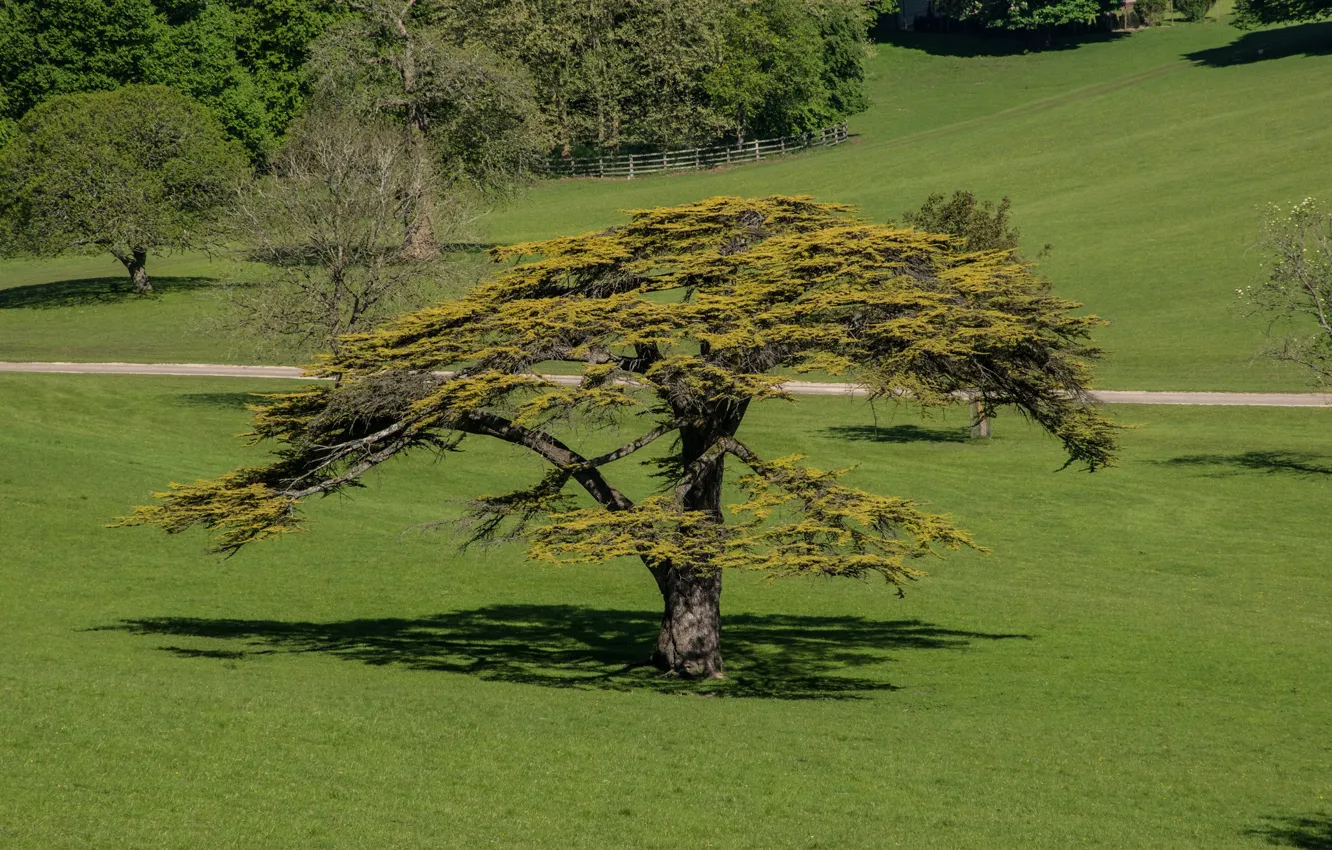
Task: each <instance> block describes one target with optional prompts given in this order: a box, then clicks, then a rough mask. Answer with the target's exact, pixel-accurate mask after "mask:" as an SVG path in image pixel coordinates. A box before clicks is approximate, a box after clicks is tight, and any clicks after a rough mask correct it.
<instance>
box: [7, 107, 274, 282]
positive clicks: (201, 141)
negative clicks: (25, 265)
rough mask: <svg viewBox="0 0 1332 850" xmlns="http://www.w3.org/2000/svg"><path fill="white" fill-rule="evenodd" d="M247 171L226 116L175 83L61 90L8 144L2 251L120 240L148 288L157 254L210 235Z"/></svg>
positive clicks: (113, 248)
mask: <svg viewBox="0 0 1332 850" xmlns="http://www.w3.org/2000/svg"><path fill="white" fill-rule="evenodd" d="M247 175H248V167H247V165H246V161H245V157H244V154H243V152H242V151H241V150H240V146H239V145H238V144H236V143H235V142H232V141H229V140H228V139H227V138H226V137H225V135H224V133H223V131H222V127H221V126H220V125H219V124H218V122H217V119H216V118H214V117H213V116H212V115H211V114H210V113H209V112H208V111H207V110H206V109H204V108H203V107H201V106H200V105H199V104H197V103H195V102H193V101H191V100H190V99H189V98H188V97H186V96H185V95H183V94H180V93H179V92H176V91H173V90H172V89H169V88H166V87H165V86H127V87H125V88H122V89H117V90H115V91H110V92H93V93H89V94H74V95H64V96H61V97H57V98H54V99H52V100H49V101H47V102H45V103H43V104H41V105H40V106H38V107H36V108H35V109H33V110H31V111H30V112H28V114H27V115H25V116H24V117H23V120H22V121H20V122H19V124H18V128H17V130H16V132H15V135H14V138H13V139H12V140H11V141H10V142H9V143H8V144H7V145H5V147H3V148H0V250H4V251H6V252H10V253H15V252H20V253H22V252H26V253H34V254H58V253H61V252H63V251H85V252H99V253H100V252H102V251H109V252H110V253H111V254H112V255H114V256H115V257H116V259H118V260H120V262H121V263H123V264H124V265H125V268H126V270H127V271H128V272H129V274H130V278H131V280H132V281H133V283H134V287H135V288H136V289H137V290H140V291H146V290H149V289H151V288H152V287H151V285H150V284H149V282H148V275H147V272H146V270H145V263H146V262H147V258H148V255H149V254H150V253H152V252H155V251H160V250H163V249H179V248H188V247H195V246H199V245H201V244H206V243H207V241H208V230H209V228H210V225H211V222H212V220H213V216H214V214H215V212H216V210H217V208H218V206H219V205H220V204H221V203H222V202H223V201H224V200H226V198H227V196H228V191H229V190H230V188H231V187H232V186H233V185H234V183H235V182H236V181H239V180H241V179H243V178H245V177H246V176H247Z"/></svg>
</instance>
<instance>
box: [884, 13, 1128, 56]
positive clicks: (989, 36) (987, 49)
mask: <svg viewBox="0 0 1332 850" xmlns="http://www.w3.org/2000/svg"><path fill="white" fill-rule="evenodd" d="M923 23H924V22H923ZM954 23H955V22H944V21H942V19H940V20H939V21H938V24H939V25H940V26H951V25H954ZM1124 35H1125V34H1124V33H1118V32H1108V31H1106V30H1087V31H1083V32H1072V31H1069V32H1063V33H1055V34H1053V35H1048V36H1047V35H1046V34H1044V33H1012V32H1009V31H1007V30H980V31H968V32H930V31H927V30H924V29H916V30H892V29H879V30H877V31H876V32H875V41H877V42H878V43H879V44H891V45H893V46H894V47H898V48H903V49H906V50H919V51H921V52H923V53H929V54H930V55H932V56H958V57H964V58H973V57H976V56H1019V55H1021V54H1024V53H1042V52H1046V51H1056V50H1076V49H1077V48H1079V47H1081V46H1083V45H1084V44H1094V43H1099V42H1105V41H1115V40H1118V39H1120V38H1123V37H1124Z"/></svg>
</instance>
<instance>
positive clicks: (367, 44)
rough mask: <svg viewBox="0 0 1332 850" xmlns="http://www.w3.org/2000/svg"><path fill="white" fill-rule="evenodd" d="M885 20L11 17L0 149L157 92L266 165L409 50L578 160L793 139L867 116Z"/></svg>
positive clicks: (190, 10)
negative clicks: (333, 91)
mask: <svg viewBox="0 0 1332 850" xmlns="http://www.w3.org/2000/svg"><path fill="white" fill-rule="evenodd" d="M875 15H876V10H875V8H874V7H872V6H867V5H866V4H865V3H863V2H859V0H812V2H811V1H810V0H760V2H750V1H749V0H592V2H572V0H529V1H528V2H510V1H509V0H419V2H416V1H415V0H368V2H365V3H361V2H335V0H309V2H307V0H3V2H0V141H2V140H3V138H4V137H5V136H6V135H8V134H9V133H11V132H12V128H13V125H14V122H15V121H17V119H18V118H19V117H21V116H22V115H23V114H24V113H26V112H27V111H28V110H29V109H31V108H32V107H34V106H36V105H38V104H40V103H42V102H43V101H45V100H47V99H49V98H51V97H53V96H56V95H61V94H69V93H74V92H86V91H103V90H108V89H112V88H115V87H117V86H120V85H124V84H130V83H156V84H162V85H168V86H171V87H173V88H175V89H178V90H180V91H182V92H184V93H186V94H188V95H190V96H191V97H193V98H195V99H197V100H199V101H200V102H202V103H203V104H205V105H206V106H208V107H209V108H210V109H211V110H212V111H213V112H214V113H215V114H216V115H217V116H218V118H219V119H220V121H221V122H222V125H223V126H224V127H225V128H226V131H227V133H228V134H230V135H231V136H232V137H233V138H235V139H237V140H239V141H240V142H242V143H243V144H244V145H245V147H246V149H247V151H248V152H249V154H250V156H251V158H252V159H253V160H254V161H255V162H256V163H261V162H263V161H265V159H266V158H267V157H268V156H269V155H271V153H272V152H273V150H274V149H275V148H276V146H277V143H278V140H279V139H280V138H281V137H282V135H283V132H284V130H285V128H286V127H287V126H288V124H289V123H290V122H291V121H292V119H293V117H294V116H296V115H297V114H298V113H299V112H300V111H301V109H302V107H303V105H304V104H305V102H306V100H307V98H308V97H309V96H310V93H311V91H312V89H313V87H314V86H315V84H316V83H317V81H318V79H319V78H320V76H321V75H327V74H328V73H329V72H330V71H333V70H335V69H336V68H337V66H338V65H339V64H340V63H341V62H343V61H344V60H346V59H348V58H354V59H355V60H357V61H359V62H362V63H375V62H376V61H382V59H383V51H384V49H385V48H386V47H387V46H388V45H390V44H392V43H395V42H398V41H404V40H410V41H411V42H412V43H413V47H417V46H423V45H425V44H426V43H429V44H430V45H432V46H433V47H439V48H443V49H444V52H446V53H449V54H451V55H458V56H466V57H470V58H471V60H472V61H470V62H469V63H467V64H468V73H464V74H460V75H457V76H455V77H454V78H453V79H450V80H449V81H448V83H447V85H449V86H452V87H454V88H455V89H459V90H460V91H458V92H457V93H456V94H457V95H458V97H456V98H455V99H457V100H462V99H465V94H464V93H465V92H467V91H469V90H474V89H476V88H477V87H484V86H486V85H487V84H488V82H487V81H488V80H491V79H493V78H495V77H507V78H510V79H511V80H512V85H513V86H515V87H517V88H518V89H521V90H523V91H525V92H526V93H528V94H529V95H530V97H531V98H532V100H533V101H534V102H535V104H536V105H537V107H538V108H539V112H540V116H541V119H542V122H543V125H544V129H545V131H546V132H547V134H548V139H547V141H548V143H549V147H550V148H551V149H552V150H557V151H560V152H563V153H566V154H567V153H571V152H574V151H579V150H593V149H595V150H623V149H660V148H664V147H670V146H679V145H688V144H699V143H706V142H711V141H716V140H720V139H723V138H728V137H729V138H733V139H740V140H743V139H745V138H747V137H755V136H773V135H786V134H792V133H798V132H803V131H806V130H812V129H816V128H818V127H822V126H826V125H828V124H830V123H834V122H836V121H840V120H842V119H844V118H845V117H847V116H848V115H851V114H854V113H856V112H859V111H861V110H863V109H864V108H865V97H864V93H863V91H862V82H863V76H864V71H863V68H862V62H863V59H864V57H865V55H866V53H867V42H866V37H867V32H868V29H869V27H870V25H871V23H872V22H873V19H874V17H875ZM419 52H420V51H418V53H419ZM312 59H313V60H315V61H313V62H311V61H310V60H312ZM307 63H308V64H307Z"/></svg>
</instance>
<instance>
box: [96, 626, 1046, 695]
mask: <svg viewBox="0 0 1332 850" xmlns="http://www.w3.org/2000/svg"><path fill="white" fill-rule="evenodd" d="M659 624H660V615H657V614H652V613H648V612H645V611H618V610H602V609H596V608H585V607H582V606H575V605H491V606H487V607H483V608H477V609H475V610H470V611H455V612H451V613H445V614H436V615H434V616H431V617H421V618H419V619H410V620H408V619H372V620H346V621H342V622H331V623H303V622H284V621H280V620H230V619H201V618H194V617H154V618H149V619H143V620H124V621H122V622H120V623H118V624H116V625H111V626H103V627H101V629H100V630H118V631H127V632H131V633H133V634H142V635H169V636H173V637H189V638H208V639H213V640H219V641H226V642H227V643H226V644H224V645H223V646H221V647H204V648H199V647H187V646H174V645H168V646H164V647H162V649H164V650H165V651H167V652H172V653H175V654H177V655H181V656H184V657H189V658H219V659H230V660H240V659H245V658H249V657H251V656H257V655H266V654H274V653H304V652H317V653H322V654H326V655H332V656H334V657H336V658H341V659H344V660H347V661H359V662H361V663H364V664H373V665H383V664H395V665H402V666H405V667H408V668H411V669H414V670H436V671H446V672H450V673H465V674H468V675H472V676H476V677H477V678H479V679H483V680H486V681H501V682H519V683H524V684H531V685H542V686H545V687H554V688H579V689H603V690H620V691H633V690H643V691H652V692H658V693H693V694H699V695H706V696H719V697H721V696H725V697H763V698H770V699H849V698H856V697H858V696H861V695H863V694H864V693H866V692H872V691H891V690H896V689H897V688H896V686H894V685H892V684H890V683H888V682H886V681H884V680H883V678H882V672H883V665H885V664H886V663H887V662H889V661H891V660H892V659H891V656H890V653H893V652H899V651H909V650H930V649H933V650H954V651H958V650H965V649H967V648H968V647H969V646H970V645H971V643H972V641H974V640H1010V639H1021V640H1030V639H1031V638H1030V636H1028V635H1009V634H986V633H983V632H970V631H959V630H956V629H945V628H940V627H938V626H935V625H932V624H930V623H925V622H922V621H920V620H893V621H878V620H867V619H865V618H862V617H807V616H791V615H771V614H732V615H730V616H727V617H725V618H724V620H723V626H722V628H723V635H722V646H723V651H724V652H725V653H726V662H727V669H728V677H727V678H726V679H722V680H709V681H705V682H688V681H682V680H679V679H674V678H670V677H666V676H662V675H661V674H659V673H658V672H657V671H656V670H654V669H652V668H650V667H647V666H645V665H644V664H643V663H642V662H643V660H644V658H645V656H646V654H647V652H648V651H649V649H650V647H651V646H652V645H653V644H654V643H655V641H656V637H657V629H658V626H659ZM857 670H863V671H865V672H866V673H870V674H878V675H868V676H865V675H862V676H857V675H854V673H855V671H857Z"/></svg>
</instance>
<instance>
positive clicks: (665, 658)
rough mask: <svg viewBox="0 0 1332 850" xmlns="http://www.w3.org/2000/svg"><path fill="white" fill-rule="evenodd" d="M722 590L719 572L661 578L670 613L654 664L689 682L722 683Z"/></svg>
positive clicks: (671, 572) (675, 572) (673, 572)
mask: <svg viewBox="0 0 1332 850" xmlns="http://www.w3.org/2000/svg"><path fill="white" fill-rule="evenodd" d="M721 588H722V577H721V573H719V572H712V573H698V572H695V571H694V570H691V569H680V568H678V567H670V568H668V569H667V570H666V571H665V573H664V575H663V576H662V577H661V594H662V597H663V600H664V601H665V603H666V613H665V614H664V615H663V616H662V618H661V632H660V634H658V635H657V649H656V651H655V652H654V653H653V654H652V663H653V664H654V665H656V667H657V668H658V669H660V670H662V671H664V672H667V673H672V674H674V675H677V676H681V677H683V678H687V679H720V678H721V677H722V675H723V674H724V672H725V668H724V667H723V665H722V654H721Z"/></svg>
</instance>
